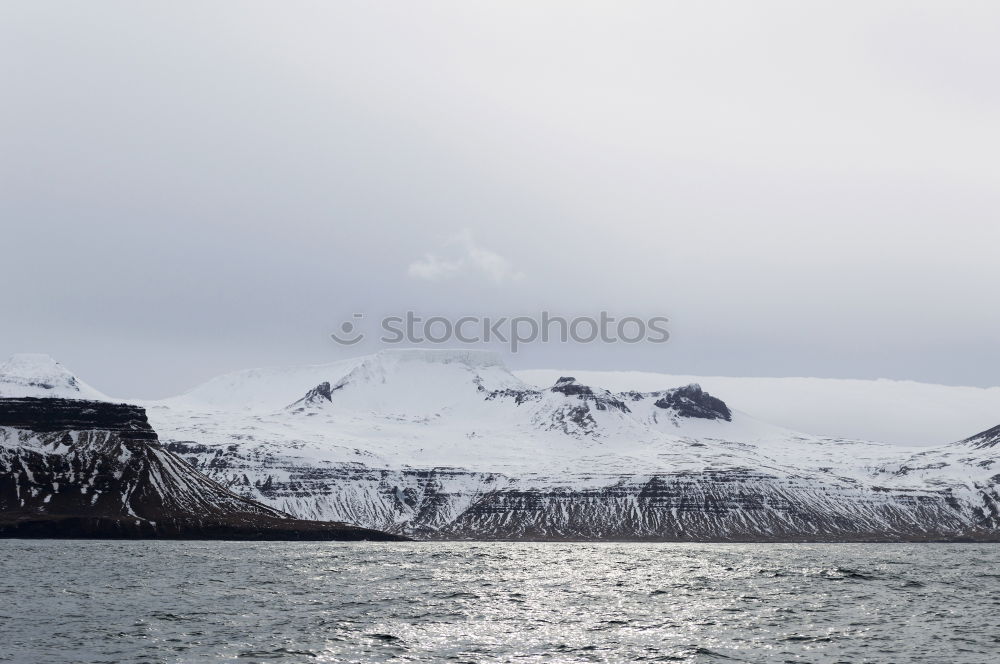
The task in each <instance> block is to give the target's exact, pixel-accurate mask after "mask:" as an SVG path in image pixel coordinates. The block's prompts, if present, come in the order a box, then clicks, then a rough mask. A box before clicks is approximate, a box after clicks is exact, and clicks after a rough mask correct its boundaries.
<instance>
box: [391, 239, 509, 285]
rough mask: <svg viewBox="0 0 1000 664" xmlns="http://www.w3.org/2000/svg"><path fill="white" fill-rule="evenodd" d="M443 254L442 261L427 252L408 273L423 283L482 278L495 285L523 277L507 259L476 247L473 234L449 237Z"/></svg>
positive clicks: (410, 267)
mask: <svg viewBox="0 0 1000 664" xmlns="http://www.w3.org/2000/svg"><path fill="white" fill-rule="evenodd" d="M444 251H445V252H446V253H445V257H444V258H441V257H439V256H438V255H436V254H431V253H429V254H425V255H424V257H423V258H421V259H419V260H416V261H413V262H412V263H410V266H409V268H407V274H408V275H409V276H411V277H413V278H414V279H423V280H425V281H444V280H447V279H455V278H457V277H469V276H472V277H482V278H485V279H486V280H488V281H490V282H493V283H495V284H502V283H504V282H507V281H517V280H520V279H523V278H524V273H523V272H519V271H518V270H516V269H514V266H513V265H512V264H511V262H510V261H509V260H507V259H506V258H504V257H503V256H501V255H500V254H498V253H496V252H495V251H490V250H489V249H486V248H484V247H481V246H479V244H478V243H477V242H476V240H475V238H474V237H473V236H472V231H469V230H464V231H462V232H461V233H459V234H457V235H455V236H453V237H451V238H450V239H449V240H448V241H447V242H445V250H444Z"/></svg>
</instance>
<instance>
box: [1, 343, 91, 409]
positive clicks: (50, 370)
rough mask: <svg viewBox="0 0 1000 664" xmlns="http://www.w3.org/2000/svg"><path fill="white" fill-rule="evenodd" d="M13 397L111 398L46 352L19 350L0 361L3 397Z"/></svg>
mask: <svg viewBox="0 0 1000 664" xmlns="http://www.w3.org/2000/svg"><path fill="white" fill-rule="evenodd" d="M11 397H16V398H22V397H38V398H62V399H91V400H95V401H104V400H107V397H106V396H105V395H103V394H101V393H100V392H98V391H97V390H95V389H94V388H92V387H90V386H89V385H87V384H86V383H84V382H83V381H81V380H80V379H79V378H77V377H76V376H75V375H74V374H73V372H72V371H70V370H69V369H67V368H66V367H64V366H63V365H61V364H59V362H57V361H56V360H55V359H54V358H52V357H51V356H50V355H46V354H44V353H18V354H15V355H11V357H10V359H8V360H7V361H6V362H4V363H2V364H0V398H11Z"/></svg>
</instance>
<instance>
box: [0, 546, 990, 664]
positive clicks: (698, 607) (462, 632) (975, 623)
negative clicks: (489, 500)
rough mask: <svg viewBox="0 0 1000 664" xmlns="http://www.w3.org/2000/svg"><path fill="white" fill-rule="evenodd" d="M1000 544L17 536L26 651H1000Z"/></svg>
mask: <svg viewBox="0 0 1000 664" xmlns="http://www.w3.org/2000/svg"><path fill="white" fill-rule="evenodd" d="M998 659H1000V547H998V546H991V545H698V544H649V545H647V544H509V543H497V544H493V543H449V544H428V543H406V544H370V543H356V544H353V543H352V544H341V543H250V544H246V543H235V542H96V541H86V542H72V541H18V540H7V541H3V540H0V660H4V661H13V662H49V663H55V662H223V661H246V662H254V661H260V662H264V661H274V660H284V661H292V662H299V661H301V662H382V661H386V662H394V661H398V662H447V661H453V662H490V661H505V662H533V661H546V662H563V661H565V662H570V661H574V662H575V661H579V662H626V661H637V662H639V661H667V662H671V661H677V662H716V661H718V662H729V661H742V662H851V663H855V662H934V663H935V664H937V663H939V662H953V663H954V662H976V663H980V662H982V663H986V662H995V661H998Z"/></svg>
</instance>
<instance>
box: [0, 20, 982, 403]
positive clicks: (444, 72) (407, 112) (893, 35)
mask: <svg viewBox="0 0 1000 664" xmlns="http://www.w3.org/2000/svg"><path fill="white" fill-rule="evenodd" d="M998 71H1000V3H996V2H981V3H976V2H944V1H941V2H935V3H926V2H914V1H911V0H907V1H905V2H903V1H900V2H877V1H876V2H872V1H867V2H843V1H842V0H841V1H837V2H782V3H774V2H759V1H758V2H752V3H750V2H742V1H739V2H726V3H712V2H673V3H672V2H661V1H657V2H649V3H643V2H621V1H615V2H610V1H609V2H602V3H585V2H577V1H574V2H540V3H536V2H462V1H456V2H446V3H445V2H412V3H411V2H395V3H379V2H369V1H365V2H354V3H349V2H269V3H263V2H260V3H258V2H159V3H155V2H143V3H134V2H104V1H102V2H87V3H82V2H36V1H34V0H31V1H25V2H17V1H13V0H9V1H7V2H4V3H3V4H2V6H0V90H2V103H0V225H2V226H0V228H2V235H0V355H7V354H9V353H14V352H46V353H49V354H51V355H53V356H55V357H57V359H59V360H60V361H62V362H63V363H64V364H66V365H67V366H69V367H71V368H72V369H74V370H75V371H76V372H77V373H78V374H80V375H81V377H82V378H83V379H84V380H86V381H88V382H90V383H91V384H93V385H94V386H95V387H98V388H99V389H101V390H103V391H105V392H108V393H112V394H114V395H117V396H134V397H159V396H167V395H170V394H174V393H177V392H179V391H181V390H183V389H186V388H188V387H191V386H192V385H194V384H196V383H198V382H200V381H202V380H204V379H206V378H209V377H211V376H213V375H216V374H218V373H221V372H224V371H227V370H232V369H239V368H245V367H252V366H269V365H282V364H294V363H318V362H325V361H330V360H333V359H337V358H340V357H345V356H349V355H353V354H358V353H361V352H367V351H370V350H372V349H374V345H372V344H368V343H364V344H361V345H360V346H358V347H353V348H350V349H343V348H340V347H338V346H337V345H336V344H334V343H333V342H332V341H331V340H330V339H329V337H328V334H329V333H330V332H332V331H334V330H335V329H336V328H337V326H338V325H339V324H340V322H341V321H342V320H344V319H345V318H349V317H350V315H351V313H353V312H366V313H368V314H369V315H371V316H377V315H380V314H384V313H394V312H399V311H405V310H407V309H413V310H416V311H419V312H423V313H424V314H436V313H441V314H445V315H453V316H454V315H460V314H465V313H469V314H491V315H519V314H531V313H534V312H537V311H539V310H540V309H543V308H545V309H548V310H551V311H553V312H554V313H563V314H568V315H576V314H582V313H596V312H598V311H600V310H602V309H606V310H608V311H610V312H612V313H613V314H617V315H619V316H620V315H627V314H637V315H665V316H669V317H670V319H671V323H670V330H671V333H672V339H671V341H670V342H669V343H667V344H663V345H636V346H622V345H617V346H607V345H589V346H562V345H551V344H550V345H548V346H533V347H531V348H529V349H527V351H526V352H524V353H521V354H519V355H517V356H515V357H511V358H509V359H510V364H511V365H513V366H515V367H520V368H526V367H566V368H594V369H602V368H618V369H641V370H645V371H662V372H673V373H686V374H721V375H735V376H741V375H742V376H754V375H764V376H788V375H802V376H828V377H856V378H877V377H886V378H897V379H914V380H921V381H932V382H941V383H947V384H970V385H983V386H986V385H998V384H1000V371H998V370H1000V306H997V303H998V293H997V290H998V286H1000V259H998V256H1000V251H998V249H1000V218H998V212H1000V156H998V155H1000V84H998V76H997V72H998Z"/></svg>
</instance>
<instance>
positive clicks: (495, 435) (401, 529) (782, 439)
mask: <svg viewBox="0 0 1000 664" xmlns="http://www.w3.org/2000/svg"><path fill="white" fill-rule="evenodd" d="M630 377H634V378H636V379H637V380H636V381H635V382H636V384H634V385H632V386H631V387H628V386H626V385H624V384H623V382H624V381H625V380H627V379H628V378H630ZM727 381H728V382H727ZM754 381H757V382H756V385H757V386H756V388H755V387H754ZM769 381H770V382H769ZM776 381H777V382H776ZM780 381H793V382H791V383H788V382H786V383H780ZM794 381H797V382H794ZM699 382H700V383H702V384H701V385H699V384H697V383H694V382H689V381H688V380H681V381H677V380H675V379H672V378H670V377H667V376H662V375H657V374H600V373H597V372H592V373H588V374H586V375H584V374H580V373H571V372H541V371H535V372H522V373H520V374H519V375H515V374H514V373H512V372H511V371H509V370H508V369H507V368H506V367H505V366H504V364H503V363H502V361H501V360H500V359H499V358H498V356H496V355H494V354H492V353H490V352H486V351H456V350H422V349H412V350H388V351H383V352H380V353H378V354H375V355H370V356H365V357H360V358H356V359H352V360H345V361H341V362H335V363H331V364H324V365H316V366H307V367H296V368H288V369H254V370H248V371H241V372H236V373H232V374H227V375H224V376H221V377H218V378H215V379H213V380H211V381H209V382H207V383H205V384H203V385H201V386H199V387H197V388H195V389H193V390H191V391H189V392H187V393H185V394H183V395H180V396H177V397H173V398H170V399H165V400H160V401H145V402H142V401H136V400H131V401H129V400H126V401H129V403H130V404H131V405H134V406H141V407H142V408H144V409H145V413H146V415H147V416H148V421H149V424H150V425H151V426H152V429H153V430H154V431H155V432H156V434H158V437H159V443H158V444H159V445H160V446H162V449H163V450H164V451H166V452H169V453H171V455H172V456H176V457H177V458H180V459H183V460H184V461H185V462H186V463H187V464H189V465H190V467H191V468H192V469H196V470H197V471H198V472H199V473H200V474H203V475H204V476H207V477H208V478H210V479H211V480H213V481H214V483H218V484H219V485H221V486H223V487H225V488H226V489H228V490H229V491H230V492H233V493H234V494H237V495H238V496H240V497H242V498H245V499H250V500H252V501H255V502H258V503H263V504H264V505H266V506H268V507H270V508H273V509H274V510H277V511H279V512H281V513H287V514H290V515H292V516H294V517H296V518H298V519H308V520H321V521H336V522H346V523H348V524H353V525H357V526H361V527H364V528H370V529H376V530H380V531H387V532H390V533H395V534H399V535H405V536H409V537H413V538H418V539H535V540H545V539H563V540H565V539H579V540H665V541H938V540H952V541H954V540H977V541H1000V493H998V489H1000V468H998V467H997V466H996V460H997V456H998V453H1000V427H998V428H995V429H989V426H987V424H986V423H985V422H984V418H985V417H988V416H990V414H991V413H995V414H996V418H995V420H993V421H991V422H989V425H990V426H992V425H995V424H998V423H1000V390H996V389H991V390H981V389H977V388H948V387H943V386H925V385H921V384H917V383H896V382H892V381H840V382H838V381H829V380H823V379H705V380H699ZM609 386H611V387H612V388H613V389H611V390H609V389H606V388H607V387H609ZM859 386H861V387H863V388H864V389H862V390H861V391H862V397H858V396H857V394H856V393H857V391H858V389H859ZM727 387H728V388H731V389H727ZM810 390H811V392H810ZM928 390H931V392H933V394H935V395H937V396H936V397H935V398H936V403H937V404H938V407H939V409H940V413H941V418H943V419H944V420H947V421H946V422H945V423H944V424H939V426H938V428H939V429H940V431H946V430H950V429H949V427H954V426H956V425H957V424H960V423H961V422H963V421H968V423H969V425H968V426H969V429H968V430H967V431H965V433H963V434H962V435H961V436H959V435H956V436H954V438H949V439H945V440H941V441H939V443H938V444H936V445H932V444H928V443H929V442H930V441H927V440H926V439H923V438H919V439H915V440H914V443H915V444H909V445H907V444H902V443H901V442H900V441H899V440H898V438H899V437H901V436H902V437H905V435H906V434H905V426H906V423H905V422H904V423H903V428H902V429H896V430H894V431H893V435H892V436H887V438H888V439H890V440H891V441H892V442H875V441H869V440H861V439H857V438H855V437H843V436H836V435H824V434H823V433H818V432H822V431H827V430H830V428H831V427H833V428H835V427H836V421H837V418H841V419H847V420H850V419H851V418H852V415H853V414H854V412H855V411H863V412H865V413H866V417H867V418H869V420H870V422H869V425H870V426H871V427H873V428H875V429H878V428H879V427H882V429H884V430H886V431H889V430H891V428H892V427H891V423H886V422H879V421H878V417H877V414H878V413H882V414H883V418H884V419H893V418H904V419H905V418H906V417H907V408H909V412H910V413H912V414H913V415H914V417H918V418H923V419H927V418H933V416H934V415H933V412H931V413H928V412H927V410H928V409H927V407H926V405H925V403H926V400H927V395H928V393H929V392H928ZM907 391H909V392H910V393H912V394H913V395H914V398H913V400H912V403H909V405H908V406H907V400H906V393H907ZM809 394H813V395H814V396H813V400H812V401H811V402H810V401H809V398H810V397H809V396H808V395H809ZM838 394H840V395H841V396H842V397H843V400H844V403H853V406H852V407H853V409H854V410H853V411H852V410H851V408H847V409H845V408H843V407H841V405H840V400H839V399H840V397H838ZM744 395H745V396H747V397H748V398H747V401H749V402H752V406H753V408H752V409H751V411H750V412H752V415H751V414H748V412H745V411H744V410H743V408H744V407H745V406H743V405H742V404H741V403H740V399H741V397H742V396H744ZM803 395H805V396H803ZM24 397H36V398H52V399H61V400H73V399H82V400H91V401H118V400H112V399H109V398H108V397H106V396H105V395H103V394H101V393H100V392H99V391H97V390H96V389H94V388H92V387H90V386H88V385H87V384H86V383H84V382H83V381H82V380H80V379H79V378H77V377H76V376H75V375H73V374H72V373H71V372H70V371H68V370H66V369H65V368H63V367H62V366H61V365H59V364H57V363H56V362H55V361H53V360H51V359H50V358H48V357H47V356H15V357H14V358H12V359H11V360H9V361H8V362H7V363H6V364H4V365H0V399H8V398H9V399H14V398H24ZM883 398H884V403H880V399H883ZM768 399H770V400H771V401H770V402H769V401H768ZM852 399H853V400H854V401H853V402H852V401H851V400H852ZM859 399H860V400H861V403H858V400H859ZM824 400H825V401H826V408H825V409H824V408H822V405H821V403H822V402H823V401H824ZM803 403H804V404H806V405H807V406H808V409H811V410H809V412H814V413H817V416H816V424H815V426H810V421H809V420H808V418H806V417H804V416H803V414H802V408H799V404H803ZM786 412H787V413H788V417H786V418H785V419H784V421H782V418H781V417H780V416H781V415H782V414H783V413H786ZM761 413H765V414H776V415H778V417H769V418H764V419H770V420H771V421H764V419H758V418H759V417H761ZM795 417H798V418H799V420H798V422H797V423H798V424H800V425H804V426H802V427H796V428H810V429H812V431H810V432H809V433H803V432H801V431H796V430H794V429H793V428H792V427H790V426H789V418H790V419H792V420H794V419H795ZM773 422H777V423H773ZM850 426H851V425H850V422H848V424H847V427H848V428H849V427H850ZM932 429H933V427H932ZM984 429H985V431H983V433H981V434H975V432H976V431H978V430H984ZM921 430H923V429H921ZM933 430H934V431H937V430H938V429H933ZM900 431H903V432H904V433H902V434H900ZM968 434H975V435H973V436H972V437H967V436H968ZM23 438H24V436H21V438H20V439H19V438H18V437H17V436H14V435H12V434H11V433H10V432H8V433H7V434H6V435H4V436H0V446H7V447H12V446H16V445H17V444H19V443H18V441H19V440H22V444H23Z"/></svg>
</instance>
